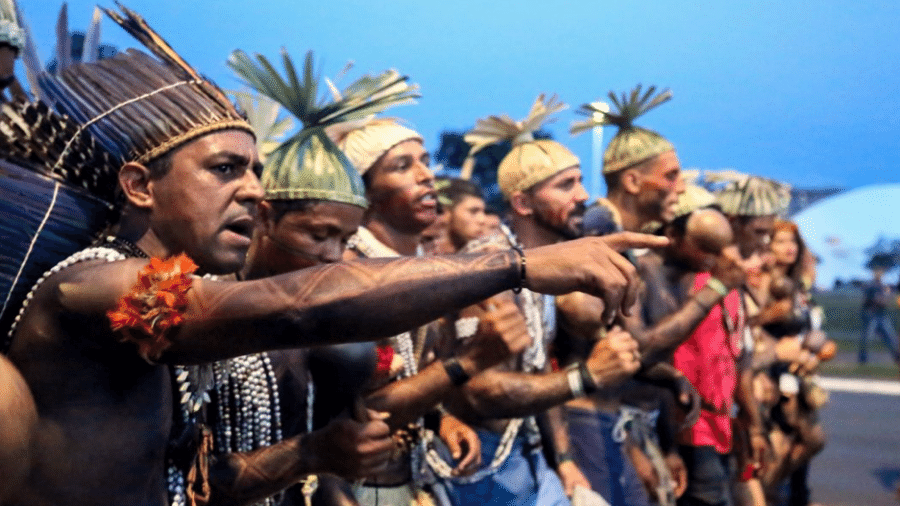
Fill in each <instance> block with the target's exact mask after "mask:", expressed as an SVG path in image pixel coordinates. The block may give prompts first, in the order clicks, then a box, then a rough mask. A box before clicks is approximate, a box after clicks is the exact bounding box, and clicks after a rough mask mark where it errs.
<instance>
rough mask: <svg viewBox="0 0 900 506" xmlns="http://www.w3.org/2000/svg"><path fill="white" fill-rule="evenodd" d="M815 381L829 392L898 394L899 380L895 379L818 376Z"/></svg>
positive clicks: (899, 392) (899, 391)
mask: <svg viewBox="0 0 900 506" xmlns="http://www.w3.org/2000/svg"><path fill="white" fill-rule="evenodd" d="M816 383H818V384H819V386H821V387H822V388H824V389H825V390H828V391H831V392H853V393H859V394H880V395H897V396H900V382H897V381H885V380H873V379H853V378H823V377H818V378H816Z"/></svg>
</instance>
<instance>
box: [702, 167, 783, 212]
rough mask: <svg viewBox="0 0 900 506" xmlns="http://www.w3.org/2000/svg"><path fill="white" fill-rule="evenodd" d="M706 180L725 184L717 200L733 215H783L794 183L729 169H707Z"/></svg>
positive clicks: (724, 210) (717, 195)
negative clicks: (719, 170) (718, 170)
mask: <svg viewBox="0 0 900 506" xmlns="http://www.w3.org/2000/svg"><path fill="white" fill-rule="evenodd" d="M706 180H707V181H708V182H710V183H716V184H722V185H723V186H722V188H721V189H720V190H719V191H717V192H716V202H717V203H718V204H719V207H721V208H722V212H723V213H725V214H727V215H730V216H773V215H780V214H783V213H784V212H785V211H786V210H787V208H788V205H789V204H790V203H791V187H790V186H789V185H786V184H783V183H779V182H778V181H774V180H772V179H766V178H763V177H759V176H751V175H748V174H741V173H739V172H735V171H730V170H729V171H721V172H717V173H707V174H706Z"/></svg>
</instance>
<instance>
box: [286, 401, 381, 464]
mask: <svg viewBox="0 0 900 506" xmlns="http://www.w3.org/2000/svg"><path fill="white" fill-rule="evenodd" d="M368 416H369V421H367V422H358V421H356V420H352V419H349V418H341V419H336V420H332V421H331V422H330V423H329V424H328V425H326V426H325V427H323V428H322V429H319V430H316V431H313V432H310V433H309V434H307V435H306V436H304V437H303V443H302V450H303V451H304V452H309V455H311V456H314V457H313V458H314V459H315V464H314V465H312V466H311V467H312V468H314V469H318V470H321V471H323V472H329V473H332V474H336V475H338V476H340V477H342V478H347V479H351V480H353V479H357V478H365V477H367V476H372V475H375V474H378V473H379V472H381V471H383V470H384V467H385V465H386V464H387V462H388V459H389V458H390V457H391V453H392V450H393V448H394V442H393V440H392V439H391V430H390V428H389V427H388V425H387V424H386V423H385V422H384V420H385V419H386V418H387V417H388V414H387V413H379V412H376V411H372V410H368Z"/></svg>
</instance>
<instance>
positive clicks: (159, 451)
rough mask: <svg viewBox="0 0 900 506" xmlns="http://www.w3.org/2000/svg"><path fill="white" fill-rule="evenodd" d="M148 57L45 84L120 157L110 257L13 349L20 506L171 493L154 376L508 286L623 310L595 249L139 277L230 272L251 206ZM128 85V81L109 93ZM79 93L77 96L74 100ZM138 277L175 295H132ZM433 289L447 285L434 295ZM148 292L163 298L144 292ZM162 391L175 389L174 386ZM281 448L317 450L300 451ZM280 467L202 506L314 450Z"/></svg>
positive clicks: (328, 336)
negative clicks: (20, 413) (22, 454)
mask: <svg viewBox="0 0 900 506" xmlns="http://www.w3.org/2000/svg"><path fill="white" fill-rule="evenodd" d="M128 17H129V21H130V22H129V23H128V25H129V26H130V28H131V29H132V30H134V31H136V32H138V33H139V34H142V35H146V33H147V29H146V28H145V27H144V26H143V25H142V20H140V19H138V18H135V17H133V16H131V15H130V14H128ZM143 40H148V41H149V40H150V38H149V37H144V38H143ZM159 40H160V39H153V41H149V42H148V43H149V44H160V42H159ZM154 41H155V42H154ZM154 49H159V46H155V47H154ZM159 52H160V53H161V54H162V53H164V54H168V55H170V56H169V57H168V58H167V62H166V63H159V62H157V61H155V60H153V59H152V58H150V57H147V56H146V55H144V54H143V53H139V52H136V51H130V52H127V53H124V54H120V55H118V56H116V57H115V58H112V59H109V60H104V61H103V62H100V63H97V64H82V65H76V66H73V67H70V68H69V69H67V70H66V71H65V72H64V73H63V75H62V76H60V77H59V79H60V80H61V81H62V82H64V83H66V85H67V86H65V87H62V86H59V85H58V84H57V83H55V82H54V80H53V79H50V78H49V77H48V80H47V81H46V83H45V84H46V87H47V89H45V90H44V91H45V94H46V95H47V96H48V97H51V98H52V99H54V100H55V101H56V102H55V103H56V106H57V107H59V108H60V109H61V110H63V111H65V112H68V113H69V114H71V115H72V116H73V117H77V118H83V119H84V121H85V122H87V121H89V120H91V119H95V121H94V122H93V123H92V124H91V125H90V127H88V131H89V133H91V134H92V135H98V136H99V137H100V138H101V139H102V142H103V143H104V146H105V147H106V148H107V149H109V150H110V151H112V152H113V153H114V154H115V155H117V156H120V157H121V158H122V159H123V160H124V164H123V165H122V168H121V170H120V173H119V185H120V187H121V190H122V192H123V194H124V196H125V200H126V203H125V207H124V210H123V216H122V218H121V220H120V223H119V232H118V236H117V238H116V240H114V241H111V242H109V243H107V245H108V246H111V248H102V249H96V250H89V251H88V252H87V253H83V254H82V255H80V256H79V257H77V258H76V259H77V260H82V261H79V262H75V261H74V260H76V259H73V261H69V262H65V264H66V265H68V267H66V268H61V269H58V270H57V272H55V273H54V274H53V275H51V276H49V277H47V278H46V279H45V281H44V282H43V283H42V284H40V285H39V286H38V287H37V289H36V290H35V292H34V294H33V297H32V298H31V301H30V303H29V305H28V307H27V310H26V311H25V312H24V314H23V317H22V318H21V320H20V322H19V324H18V326H17V329H16V331H15V333H14V336H13V337H14V339H13V343H12V348H11V350H10V359H11V360H12V361H13V363H15V364H16V365H17V366H19V368H20V370H21V372H22V375H23V377H25V379H26V381H27V382H28V384H29V386H30V387H31V389H32V393H33V395H34V397H35V403H36V405H37V409H38V414H39V426H38V433H39V441H38V444H37V448H36V451H35V466H34V469H33V471H32V473H31V477H30V480H29V484H28V485H27V488H26V490H25V492H26V493H27V494H28V496H29V498H28V499H27V500H26V501H25V503H26V504H27V503H42V504H46V503H49V504H135V505H144V504H157V505H161V504H167V503H168V502H169V497H168V495H169V492H178V493H179V494H180V493H183V492H184V488H185V487H184V486H181V485H180V484H179V483H177V482H174V483H172V485H171V487H169V486H168V484H167V483H166V479H165V476H166V468H167V455H166V452H167V446H169V440H170V432H171V431H170V429H171V427H172V425H173V421H175V420H177V419H180V418H181V413H179V412H177V411H176V410H177V406H178V403H177V402H176V400H175V399H174V398H173V397H174V396H173V393H174V392H173V378H172V377H171V374H170V368H169V367H168V366H167V365H166V364H197V363H203V362H208V361H212V360H218V359H222V358H227V357H232V356H238V355H244V354H248V353H254V352H259V351H263V350H267V349H277V348H286V347H292V346H298V345H304V346H306V345H316V344H325V343H334V342H342V341H345V340H347V339H356V340H363V339H374V338H378V337H383V336H387V335H392V334H395V333H397V332H398V331H401V330H402V329H405V328H409V327H411V326H414V325H416V324H420V323H423V322H425V321H429V320H432V319H434V318H436V317H437V316H439V315H441V314H443V313H445V312H447V311H448V310H449V309H451V308H454V307H461V306H465V305H468V304H473V303H475V302H477V301H478V300H481V299H484V298H485V297H487V296H490V295H491V294H494V293H497V292H500V291H502V290H507V289H510V288H513V287H516V286H521V285H525V286H527V287H529V288H531V289H534V290H538V291H545V292H551V293H562V292H566V291H570V290H586V291H589V292H592V293H595V294H597V295H603V294H605V295H606V296H607V297H608V298H609V303H610V305H612V306H613V307H620V306H622V305H626V306H630V304H631V303H632V302H633V300H634V297H635V288H636V286H635V278H634V270H633V269H629V268H626V267H623V266H622V265H621V263H620V258H621V257H620V256H618V255H617V254H615V253H614V252H613V251H612V249H611V248H610V247H609V246H607V245H606V243H605V242H604V241H602V240H594V241H582V242H580V243H577V244H570V245H564V246H557V247H549V248H542V249H537V250H533V251H529V252H528V253H527V254H526V255H527V260H528V264H527V265H528V269H527V272H526V273H525V276H524V277H523V276H522V268H521V265H522V264H521V259H520V256H519V255H518V254H516V253H509V252H507V253H497V254H488V255H480V256H466V257H458V258H452V259H451V258H446V259H441V260H431V259H427V260H416V259H401V260H386V261H370V262H365V263H356V264H349V265H340V264H338V265H332V266H328V267H323V268H318V269H311V270H308V271H305V272H300V273H292V274H287V275H282V276H277V277H273V278H268V279H265V280H259V281H250V282H216V281H211V280H202V279H200V278H198V277H193V276H191V275H190V274H188V273H187V271H190V270H191V269H190V263H188V261H187V260H186V259H184V258H182V259H181V260H178V261H174V260H173V261H171V262H166V263H162V262H153V263H151V264H150V265H148V263H147V260H146V259H144V258H141V257H143V256H147V257H153V258H158V259H161V258H167V257H171V256H173V255H178V254H180V253H184V254H186V255H187V256H188V257H189V258H190V259H192V260H193V262H196V263H197V265H199V266H200V270H201V272H208V273H216V274H218V273H229V272H235V271H237V270H238V269H239V268H240V267H241V265H242V263H243V261H244V257H245V255H246V252H247V248H248V246H249V244H250V241H251V238H250V233H251V230H252V225H253V222H254V218H255V213H256V205H257V204H258V202H259V200H260V199H261V197H262V191H261V188H260V185H259V181H258V179H257V177H256V175H255V174H254V171H255V170H257V169H258V166H259V162H258V159H257V154H256V147H255V143H254V137H253V135H252V133H251V132H250V129H249V127H248V126H247V125H246V123H245V122H243V120H242V119H241V118H240V116H239V115H238V114H237V112H236V111H234V109H233V107H232V106H231V105H230V103H229V102H227V100H225V99H224V98H223V97H222V96H221V94H220V93H219V92H218V90H217V89H216V88H215V87H214V86H212V85H211V84H210V83H208V82H206V81H203V80H202V78H200V77H199V75H198V74H196V72H194V71H193V70H192V69H190V68H189V67H186V65H185V64H184V63H183V62H182V61H180V60H178V61H177V62H173V60H172V59H171V58H172V57H171V55H172V54H174V53H173V52H172V51H171V49H168V51H159ZM132 75H136V76H142V78H141V79H137V80H129V81H128V82H127V83H126V82H123V79H126V77H123V76H132ZM88 83H89V84H88ZM89 93H90V94H92V95H93V97H92V99H91V100H90V101H82V100H80V99H79V97H83V96H85V95H86V94H89ZM163 99H164V100H163ZM126 102H127V103H126ZM198 111H204V112H203V113H202V114H197V113H198ZM135 118H139V120H135ZM159 125H165V126H166V128H167V130H166V131H164V132H161V131H159V130H156V127H157V126H159ZM101 134H102V135H101ZM639 242H641V241H639ZM113 248H115V249H113ZM142 269H149V270H151V271H152V272H155V273H156V275H159V276H163V277H164V278H168V279H170V280H171V281H173V282H174V283H164V284H163V285H160V284H159V283H150V285H151V286H150V287H146V286H144V285H142V284H141V285H138V284H136V282H137V281H138V272H139V271H141V270H142ZM435 283H441V284H442V285H443V287H444V290H442V291H441V292H440V293H437V292H435V291H434V290H433V289H432V287H433V286H434V284H435ZM148 288H149V290H150V291H148ZM159 289H163V290H173V291H174V293H173V294H172V297H171V298H170V297H169V296H168V295H166V296H163V294H160V296H159V297H156V296H155V295H156V294H157V293H158V290H159ZM388 302H389V303H391V305H390V310H387V307H388V306H387V305H386V304H387V303H388ZM160 303H164V304H165V305H166V306H169V307H168V310H166V311H164V312H163V313H162V314H163V315H165V314H168V317H167V318H165V319H162V320H160V319H156V318H153V316H152V315H156V314H159V313H157V312H154V313H152V315H151V316H150V317H149V318H148V316H147V313H146V311H145V310H147V309H148V305H149V306H150V309H151V310H161V309H163V308H160V307H156V306H157V305H159V304H160ZM117 307H120V308H122V310H123V311H126V310H128V309H129V308H131V309H136V310H137V311H138V317H137V318H136V319H131V318H128V317H126V318H119V319H117V320H116V323H117V326H118V325H121V327H120V330H118V331H113V330H112V328H111V321H110V317H109V316H108V315H107V314H108V313H110V312H111V311H114V310H116V308H117ZM125 314H126V315H127V314H128V313H125ZM167 325H169V326H167ZM142 326H143V327H146V328H148V331H149V332H148V333H145V332H144V331H143V330H141V328H140V327H142ZM174 380H175V381H176V382H178V383H183V381H182V379H181V377H180V374H179V377H177V378H174ZM189 390H190V388H189ZM188 394H189V395H187V396H184V397H185V398H186V399H187V400H186V403H185V406H183V407H184V408H185V409H186V411H187V412H188V414H189V415H190V412H192V411H193V409H192V408H193V407H194V406H195V403H194V400H197V399H198V398H199V397H202V395H200V396H196V395H190V394H191V391H189V392H188ZM179 397H182V396H179ZM188 426H189V427H194V425H193V424H188ZM185 439H188V440H191V439H193V438H192V437H187V438H185ZM200 441H201V442H202V441H203V440H202V439H200ZM289 444H293V445H296V446H297V447H301V446H305V445H313V446H315V442H314V441H310V440H304V439H303V438H298V439H295V440H291V441H290V442H289ZM356 444H357V447H358V449H359V450H360V451H362V452H364V453H374V454H379V453H383V452H384V451H386V450H388V448H389V443H388V442H387V441H385V440H384V439H383V438H380V437H379V435H378V434H374V435H373V437H372V438H368V439H365V440H360V441H357V442H356ZM198 446H202V445H199V444H198ZM183 453H184V455H187V457H186V458H182V459H181V460H184V461H187V464H188V465H187V466H185V467H192V468H194V469H199V470H201V471H202V470H203V469H204V466H203V462H202V458H201V459H199V460H200V462H197V463H196V464H197V465H192V462H193V461H195V460H198V459H195V458H194V457H195V456H202V455H203V452H200V453H198V452H197V451H195V450H191V449H188V450H187V451H185V452H183ZM294 455H295V458H293V459H292V460H291V461H288V462H285V461H283V460H277V462H275V463H277V467H275V468H274V469H271V468H268V469H267V466H271V465H272V464H273V462H272V457H273V456H272V455H271V454H270V453H269V452H268V451H266V450H261V451H258V452H254V453H251V454H248V455H235V456H233V457H232V458H229V459H224V460H221V461H219V462H217V463H216V468H217V470H218V471H221V472H216V473H213V474H214V476H212V477H211V481H212V489H213V496H212V497H213V499H219V500H223V501H226V502H227V500H228V495H229V494H230V492H231V491H232V490H235V489H244V490H246V489H253V488H254V487H258V489H257V491H258V493H259V496H260V497H264V496H266V495H269V494H270V493H271V492H272V488H274V487H283V486H285V485H286V484H287V483H291V482H293V480H296V479H297V477H299V476H303V475H304V474H308V473H309V472H311V471H313V470H316V469H318V468H319V467H320V465H321V462H317V461H316V459H317V458H322V455H323V453H322V452H311V455H312V457H311V458H310V456H309V455H310V453H306V454H305V455H306V456H305V458H303V459H301V458H299V457H300V452H297V453H295V454H294ZM173 457H174V456H173ZM280 457H281V456H279V459H280ZM260 469H265V470H266V473H264V474H265V476H260V473H259V470H260ZM200 476H201V477H202V473H201V475H200ZM190 478H191V477H189V479H190ZM189 481H190V480H189ZM279 482H280V483H279ZM195 485H200V486H201V487H200V488H199V489H196V490H195ZM202 485H203V481H202V480H198V481H195V482H190V483H188V486H187V487H186V488H187V489H189V490H195V492H196V493H195V494H193V495H194V496H195V497H196V496H198V495H204V493H205V492H207V490H206V489H204V488H203V487H202ZM263 485H265V486H263ZM168 488H171V490H167V489H168ZM276 489H277V488H276ZM217 493H218V494H217ZM179 494H175V495H179Z"/></svg>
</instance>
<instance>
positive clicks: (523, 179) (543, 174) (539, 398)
mask: <svg viewBox="0 0 900 506" xmlns="http://www.w3.org/2000/svg"><path fill="white" fill-rule="evenodd" d="M557 107H558V106H557V105H556V104H554V99H550V100H549V101H547V102H545V101H544V100H543V97H539V98H538V100H537V101H536V102H535V105H534V106H533V107H532V116H531V117H530V118H529V119H526V120H524V121H522V122H519V123H512V122H511V121H510V122H508V123H507V122H506V121H505V119H503V120H498V119H497V117H491V118H490V119H487V120H479V122H478V124H477V125H476V127H475V129H474V130H473V131H472V132H470V133H469V134H467V136H466V139H467V142H470V143H472V144H473V153H474V152H475V151H477V150H478V149H480V147H481V146H484V145H487V144H489V143H492V142H498V141H501V140H504V139H503V138H500V137H494V136H492V134H491V132H497V131H498V130H499V131H504V130H505V133H506V137H507V138H508V139H513V138H515V141H514V147H513V150H512V151H511V152H510V153H509V154H508V155H507V156H506V157H505V158H504V159H503V161H502V162H501V164H500V167H499V170H498V181H499V182H500V187H501V191H502V192H503V194H504V197H505V199H506V201H507V202H508V205H509V208H510V214H511V222H510V225H511V230H510V229H506V228H505V227H504V228H503V232H502V234H501V235H497V236H494V237H492V238H488V239H486V240H484V241H475V242H474V243H473V244H471V245H469V246H468V247H467V249H466V250H468V251H485V250H504V249H507V250H508V249H510V248H520V247H526V248H527V247H535V246H540V245H547V244H554V243H558V242H560V241H564V240H566V239H570V238H572V237H576V236H577V235H578V234H579V233H580V226H581V219H582V214H583V212H584V202H585V201H586V200H587V193H586V191H585V189H584V186H583V185H582V183H581V170H580V163H579V160H578V158H577V157H575V155H573V154H572V153H571V151H569V150H568V149H566V148H565V147H564V146H562V145H561V144H559V143H557V142H554V141H549V140H538V141H535V140H533V139H532V138H531V136H530V134H531V132H528V131H521V129H522V126H521V125H522V124H528V125H531V126H532V127H534V128H537V127H538V125H539V124H540V123H541V121H540V119H541V116H542V115H543V116H544V117H546V114H548V111H554V110H555V109H556V108H557ZM498 121H503V123H504V124H503V126H502V127H501V128H499V129H496V128H493V126H495V125H490V124H489V123H492V122H498ZM515 300H516V302H517V304H518V305H519V307H520V309H521V311H522V314H523V317H524V318H525V320H526V321H527V322H528V325H529V330H530V333H531V337H532V339H533V340H534V342H533V343H532V346H531V347H529V349H528V350H526V351H525V353H523V354H522V355H521V356H520V357H516V359H515V360H510V361H507V362H506V363H504V364H501V365H500V366H497V367H495V368H492V369H490V370H488V371H486V372H484V373H482V374H480V375H478V376H476V377H474V378H472V380H471V381H469V382H468V383H467V384H466V385H465V387H464V388H463V390H462V393H463V396H462V397H461V398H459V399H457V400H455V402H453V403H452V404H449V405H448V407H449V408H450V409H451V411H453V412H454V413H456V414H458V416H460V417H462V418H463V419H464V420H465V421H467V422H469V423H471V424H472V425H473V426H476V427H478V429H479V435H480V436H481V439H482V461H483V463H482V469H481V470H480V471H479V472H478V473H476V475H474V476H473V477H467V478H463V479H458V480H451V482H450V484H451V491H452V496H453V498H454V502H455V504H482V503H486V504H506V503H507V502H509V503H514V504H523V505H524V504H535V503H536V504H542V505H543V504H554V505H555V504H567V503H568V500H567V499H566V495H569V496H571V495H572V494H573V493H574V491H575V488H576V487H577V486H582V487H585V488H587V487H589V484H588V482H587V480H586V479H585V477H584V475H583V474H582V472H581V471H580V470H579V468H578V466H577V465H576V464H575V463H574V462H573V461H572V459H571V457H570V456H569V455H570V450H569V438H568V435H567V433H566V428H565V424H564V423H563V420H562V416H561V413H560V411H559V408H558V405H560V404H561V403H563V402H565V401H567V400H569V399H572V398H573V397H578V396H583V395H585V394H586V393H588V392H589V391H594V390H596V389H598V388H600V387H609V386H613V385H616V384H618V383H621V382H622V381H624V380H625V379H626V378H627V377H629V376H630V375H631V374H632V373H633V372H634V370H635V369H634V367H633V366H634V363H635V359H636V356H635V355H634V354H633V353H632V351H634V345H635V343H634V341H633V340H632V339H631V338H630V337H629V336H628V335H627V334H625V333H618V334H617V335H616V336H615V337H611V338H610V339H609V340H606V341H604V342H602V343H597V345H596V346H594V347H593V349H592V350H591V352H590V354H589V355H588V356H587V357H586V360H585V361H584V362H582V363H577V364H574V365H573V366H572V367H570V368H569V369H567V370H565V371H556V372H552V370H551V368H550V365H549V359H548V358H549V345H550V343H551V342H552V340H553V335H554V333H555V331H556V325H555V322H554V315H555V308H554V305H553V299H552V297H548V298H544V297H541V296H537V295H536V294H534V293H531V292H523V293H520V294H516V295H515ZM478 313H479V312H478V311H477V310H475V311H474V314H475V316H476V317H477V315H478ZM461 316H462V317H463V319H462V320H460V323H462V322H463V321H465V318H472V317H473V316H472V312H471V310H470V311H469V312H463V314H462V315H461ZM456 333H457V334H459V333H460V330H459V325H457V332H456ZM459 337H463V338H464V337H465V336H464V335H463V336H457V338H454V339H450V341H449V343H448V344H449V345H450V349H453V347H455V346H459V345H460V343H464V342H465V340H464V339H459ZM535 415H536V416H537V419H536V418H535ZM535 422H537V423H538V424H540V425H541V426H543V428H544V429H545V431H544V432H543V434H547V435H549V436H550V437H543V438H542V437H541V436H542V434H540V433H539V431H538V426H537V425H536V423H535ZM541 445H543V446H544V447H545V451H544V452H543V454H542V452H541V451H539V450H538V449H539V448H540V447H541ZM544 454H549V455H551V457H556V456H560V457H562V458H556V459H552V460H555V462H553V465H554V467H555V469H556V471H557V473H558V474H559V478H557V476H556V475H555V474H554V473H553V472H552V471H551V470H550V468H549V466H548V463H547V461H546V460H545V457H544ZM567 456H569V457H567ZM512 501H514V502H512Z"/></svg>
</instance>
